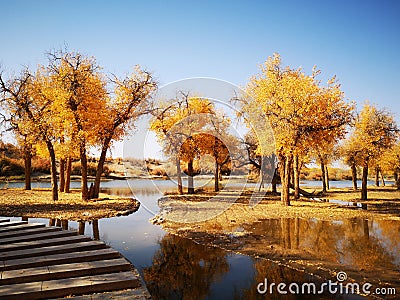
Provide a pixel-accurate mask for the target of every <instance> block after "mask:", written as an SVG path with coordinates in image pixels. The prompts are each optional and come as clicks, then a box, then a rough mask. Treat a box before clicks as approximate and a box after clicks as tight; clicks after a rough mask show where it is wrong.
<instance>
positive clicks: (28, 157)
mask: <svg viewBox="0 0 400 300" xmlns="http://www.w3.org/2000/svg"><path fill="white" fill-rule="evenodd" d="M24 165H25V190H31V189H32V186H31V174H32V151H31V146H30V145H27V144H26V143H25V145H24Z"/></svg>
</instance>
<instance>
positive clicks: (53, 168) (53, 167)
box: [46, 141, 58, 201]
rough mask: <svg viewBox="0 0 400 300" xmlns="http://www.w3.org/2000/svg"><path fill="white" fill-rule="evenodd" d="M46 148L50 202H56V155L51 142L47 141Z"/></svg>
mask: <svg viewBox="0 0 400 300" xmlns="http://www.w3.org/2000/svg"><path fill="white" fill-rule="evenodd" d="M46 146H47V150H48V151H49V154H50V165H51V190H52V200H53V201H56V200H58V186H57V165H56V153H55V152H54V147H53V144H52V143H51V142H49V141H47V142H46Z"/></svg>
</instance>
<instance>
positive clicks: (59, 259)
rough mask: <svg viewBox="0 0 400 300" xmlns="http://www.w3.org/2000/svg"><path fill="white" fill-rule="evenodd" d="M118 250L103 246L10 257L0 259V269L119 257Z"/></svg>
mask: <svg viewBox="0 0 400 300" xmlns="http://www.w3.org/2000/svg"><path fill="white" fill-rule="evenodd" d="M119 257H121V255H120V254H119V252H117V251H115V250H113V249H111V248H105V249H100V250H96V251H82V252H79V256H78V255H77V253H74V252H71V253H62V254H55V255H45V256H41V257H33V258H21V259H12V260H7V261H0V271H7V270H17V269H24V268H33V267H41V266H52V265H57V264H66V263H73V262H84V261H96V260H104V259H113V258H119Z"/></svg>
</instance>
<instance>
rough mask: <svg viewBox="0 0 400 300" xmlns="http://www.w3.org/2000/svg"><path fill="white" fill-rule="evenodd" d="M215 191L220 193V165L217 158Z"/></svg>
mask: <svg viewBox="0 0 400 300" xmlns="http://www.w3.org/2000/svg"><path fill="white" fill-rule="evenodd" d="M214 191H215V192H218V191H219V164H218V162H217V158H215V174H214Z"/></svg>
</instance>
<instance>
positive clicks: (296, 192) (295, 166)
mask: <svg viewBox="0 0 400 300" xmlns="http://www.w3.org/2000/svg"><path fill="white" fill-rule="evenodd" d="M293 159H294V160H293V185H294V199H300V190H299V189H300V169H299V157H298V156H297V155H295V156H294V158H293Z"/></svg>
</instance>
